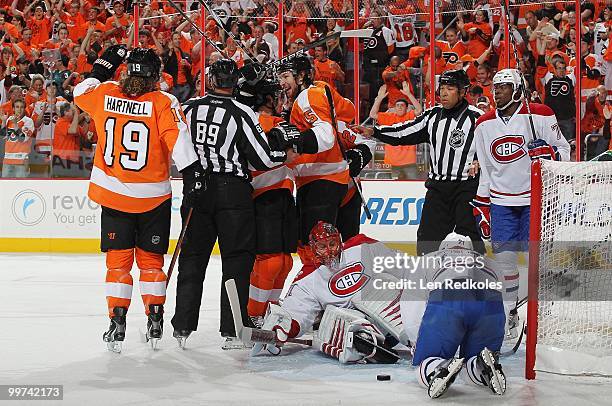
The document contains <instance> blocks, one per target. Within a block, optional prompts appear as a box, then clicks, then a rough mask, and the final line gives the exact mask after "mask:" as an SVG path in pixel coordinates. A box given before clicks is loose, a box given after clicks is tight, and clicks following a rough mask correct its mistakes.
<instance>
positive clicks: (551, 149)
mask: <svg viewBox="0 0 612 406" xmlns="http://www.w3.org/2000/svg"><path fill="white" fill-rule="evenodd" d="M527 148H528V149H529V158H531V160H532V161H535V160H536V159H549V160H550V159H552V160H553V161H560V160H561V154H560V153H559V151H557V147H555V146H552V145H549V144H548V143H547V142H546V141H544V140H542V139H537V140H533V141H531V142H530V143H529V144H527Z"/></svg>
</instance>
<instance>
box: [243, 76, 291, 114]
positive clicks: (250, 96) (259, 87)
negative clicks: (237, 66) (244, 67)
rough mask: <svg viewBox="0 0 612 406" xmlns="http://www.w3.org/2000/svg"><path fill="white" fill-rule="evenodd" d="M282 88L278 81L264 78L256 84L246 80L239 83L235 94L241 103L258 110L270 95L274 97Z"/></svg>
mask: <svg viewBox="0 0 612 406" xmlns="http://www.w3.org/2000/svg"><path fill="white" fill-rule="evenodd" d="M280 90H281V88H280V85H279V84H278V83H277V82H273V81H271V80H268V79H262V80H260V81H258V82H257V83H255V84H254V85H252V84H250V83H249V82H246V81H245V82H242V83H241V84H240V85H238V88H237V89H236V93H235V96H236V100H237V101H239V102H240V103H242V104H246V105H247V106H249V107H251V108H252V109H253V110H257V109H258V108H259V107H260V106H262V105H264V104H265V103H266V100H267V97H268V96H272V97H273V98H274V97H275V96H276V94H277V93H278V92H279V91H280Z"/></svg>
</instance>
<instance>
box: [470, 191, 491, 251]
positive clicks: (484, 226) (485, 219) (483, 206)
mask: <svg viewBox="0 0 612 406" xmlns="http://www.w3.org/2000/svg"><path fill="white" fill-rule="evenodd" d="M470 204H471V205H472V213H474V218H475V219H476V227H477V228H478V230H479V231H480V235H481V236H482V238H484V239H485V240H489V239H490V238H491V200H490V199H489V198H488V197H480V196H476V198H475V199H474V200H472V202H471V203H470Z"/></svg>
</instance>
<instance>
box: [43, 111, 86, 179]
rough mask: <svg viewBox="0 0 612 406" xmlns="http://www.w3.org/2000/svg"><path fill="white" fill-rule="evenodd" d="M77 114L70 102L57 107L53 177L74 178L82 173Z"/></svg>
mask: <svg viewBox="0 0 612 406" xmlns="http://www.w3.org/2000/svg"><path fill="white" fill-rule="evenodd" d="M80 137H81V135H80V133H79V114H78V112H77V111H76V108H75V107H74V105H73V104H72V103H64V104H62V105H61V106H60V108H59V118H58V119H57V122H56V123H55V130H54V132H53V149H52V153H53V159H52V169H51V170H52V175H53V177H54V178H57V177H60V178H75V177H81V176H82V175H83V172H82V170H83V164H82V160H81V159H80V158H81V157H80V150H81V147H80V141H79V140H80Z"/></svg>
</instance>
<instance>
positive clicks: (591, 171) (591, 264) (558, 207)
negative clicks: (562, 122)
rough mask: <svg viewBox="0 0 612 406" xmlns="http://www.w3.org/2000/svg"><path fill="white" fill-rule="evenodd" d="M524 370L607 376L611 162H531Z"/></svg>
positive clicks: (610, 366)
mask: <svg viewBox="0 0 612 406" xmlns="http://www.w3.org/2000/svg"><path fill="white" fill-rule="evenodd" d="M530 239H531V245H530V257H529V297H528V299H529V302H528V309H527V312H528V315H527V350H526V351H527V354H526V361H527V365H526V370H525V375H526V378H528V379H533V378H535V371H536V370H537V371H544V372H552V373H557V374H564V375H606V376H608V375H611V376H612V162H554V161H540V162H535V163H534V164H533V167H532V195H531V230H530Z"/></svg>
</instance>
